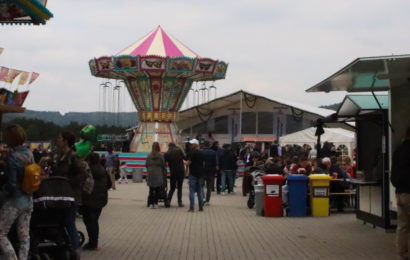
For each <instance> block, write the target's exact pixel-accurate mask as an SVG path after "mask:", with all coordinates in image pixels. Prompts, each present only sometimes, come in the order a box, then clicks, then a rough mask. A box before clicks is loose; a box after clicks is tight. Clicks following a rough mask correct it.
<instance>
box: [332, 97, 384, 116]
mask: <svg viewBox="0 0 410 260" xmlns="http://www.w3.org/2000/svg"><path fill="white" fill-rule="evenodd" d="M376 98H377V100H376ZM379 104H380V106H379ZM388 108H389V96H388V95H387V94H378V95H374V96H373V95H357V94H355V95H347V96H346V97H345V98H344V99H343V102H342V104H340V106H339V109H338V110H337V113H336V114H337V117H343V118H349V117H358V116H363V115H367V114H372V113H375V112H377V111H380V110H387V109H388Z"/></svg>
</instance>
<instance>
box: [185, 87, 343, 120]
mask: <svg viewBox="0 0 410 260" xmlns="http://www.w3.org/2000/svg"><path fill="white" fill-rule="evenodd" d="M242 94H243V95H245V96H246V95H248V96H253V97H256V98H260V99H264V100H267V101H268V102H274V103H278V104H280V105H284V106H287V107H291V108H294V109H297V110H301V111H304V112H307V113H310V114H313V115H316V116H319V117H327V116H329V115H331V114H333V113H335V111H334V110H330V109H325V108H319V107H315V106H310V105H304V104H300V103H297V102H293V101H288V100H284V99H281V98H275V99H269V98H267V97H265V96H260V95H256V94H253V93H250V92H248V91H244V90H239V91H237V92H234V93H231V94H229V95H226V96H222V97H219V98H216V99H214V100H211V101H209V102H207V103H203V104H200V105H197V106H194V107H190V108H188V109H184V110H181V111H180V113H179V118H189V117H196V116H197V111H196V109H197V108H202V107H203V108H206V107H209V106H210V107H212V109H213V110H217V109H220V108H222V107H225V106H227V105H229V104H234V103H237V102H240V99H241V95H242Z"/></svg>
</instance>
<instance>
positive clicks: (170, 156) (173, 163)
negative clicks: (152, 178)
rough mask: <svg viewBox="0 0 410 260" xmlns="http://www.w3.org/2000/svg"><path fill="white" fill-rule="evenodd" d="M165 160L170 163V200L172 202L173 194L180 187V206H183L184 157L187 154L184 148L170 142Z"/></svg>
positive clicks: (178, 194)
mask: <svg viewBox="0 0 410 260" xmlns="http://www.w3.org/2000/svg"><path fill="white" fill-rule="evenodd" d="M164 159H165V162H166V163H168V167H169V170H170V172H171V176H170V182H171V188H170V189H169V193H168V202H169V203H171V200H172V196H173V195H174V191H175V187H176V188H177V189H178V193H177V196H178V207H183V206H184V204H182V184H183V183H184V178H185V168H184V159H185V155H184V153H183V152H182V150H181V149H180V148H179V147H177V146H176V145H175V144H174V143H169V144H168V152H166V153H165V155H164Z"/></svg>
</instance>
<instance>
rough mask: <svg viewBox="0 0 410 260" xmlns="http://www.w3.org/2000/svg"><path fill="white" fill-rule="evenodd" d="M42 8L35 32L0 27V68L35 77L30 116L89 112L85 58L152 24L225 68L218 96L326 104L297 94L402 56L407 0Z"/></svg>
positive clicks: (336, 98)
mask: <svg viewBox="0 0 410 260" xmlns="http://www.w3.org/2000/svg"><path fill="white" fill-rule="evenodd" d="M47 7H48V9H49V10H50V11H51V12H52V13H53V14H54V18H52V19H51V20H49V21H48V22H47V24H46V25H45V26H1V27H0V32H1V34H0V35H1V38H0V47H3V48H5V50H4V52H3V54H2V55H1V56H0V66H6V67H10V68H16V69H22V70H26V71H35V72H38V73H40V77H39V78H38V79H37V81H35V82H34V83H33V84H32V85H31V86H30V90H31V93H30V95H29V96H28V98H27V100H26V103H25V106H26V107H27V108H28V109H32V110H47V111H60V112H62V113H64V112H68V111H84V112H87V111H97V110H98V109H99V108H101V106H102V104H101V102H100V101H99V100H100V99H99V84H100V83H101V82H102V80H101V79H99V78H95V77H93V76H91V74H90V71H89V68H88V61H89V60H90V59H91V58H93V57H100V56H103V55H113V54H115V53H117V52H118V51H120V50H122V49H123V48H124V47H126V46H128V45H130V44H131V43H132V42H134V41H136V40H138V39H139V38H141V37H142V36H144V35H145V34H147V33H148V32H150V31H152V30H154V29H155V28H156V27H157V26H158V25H161V26H162V27H163V29H164V30H165V31H166V32H167V33H168V34H170V35H172V36H174V37H175V38H177V39H179V40H180V41H181V42H183V43H184V44H185V45H187V46H189V47H190V48H191V49H192V50H193V51H195V52H196V53H198V54H199V55H200V56H202V57H210V58H213V59H219V60H224V61H226V62H228V63H229V68H228V71H227V76H226V79H225V80H221V81H217V82H216V83H215V86H216V87H217V88H218V96H222V95H226V94H229V93H232V92H234V91H237V90H239V89H244V90H247V91H250V92H253V93H255V94H259V95H264V96H267V97H269V98H272V99H274V98H275V97H280V98H282V99H288V100H290V101H296V102H300V103H303V104H310V105H326V104H333V103H336V102H340V101H341V100H342V98H343V97H344V95H345V93H342V92H339V93H330V94H324V93H323V94H314V93H313V94H312V93H306V92H305V90H306V89H307V88H309V87H311V86H313V85H314V84H316V83H318V82H320V81H322V80H323V79H325V78H326V77H328V76H330V75H331V74H333V73H334V72H336V71H337V70H339V69H340V68H341V67H343V66H345V65H347V64H348V63H350V62H351V61H352V60H354V59H356V58H357V57H364V56H379V55H390V54H407V53H410V34H409V28H410V15H409V14H408V11H409V10H410V1H408V0H400V1H399V0H397V1H395V0H384V1H379V0H366V1H361V0H343V1H313V0H309V1H308V0H300V1H290V0H284V1H274V0H253V1H243V0H236V1H233V0H231V1H224V0H218V1H214V0H208V1H194V0H189V1H188V0H186V1H183V0H172V1H171V0H155V1H148V0H146V1H136V0H124V1H121V0H117V1H101V0H86V1H84V0H74V1H67V0H49V1H48V6H47ZM1 85H2V84H0V86H1ZM14 86H15V84H14V85H13V87H14ZM127 95H128V94H127ZM124 102H125V104H123V105H122V110H126V111H132V107H133V106H132V104H131V103H130V102H127V101H124Z"/></svg>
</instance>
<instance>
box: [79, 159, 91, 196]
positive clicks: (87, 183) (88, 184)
mask: <svg viewBox="0 0 410 260" xmlns="http://www.w3.org/2000/svg"><path fill="white" fill-rule="evenodd" d="M81 164H82V167H84V168H85V172H86V174H85V175H86V178H85V181H84V185H83V191H84V192H86V193H88V194H91V193H92V192H93V189H94V177H93V174H92V172H91V169H90V167H89V166H88V163H87V162H85V161H82V162H81Z"/></svg>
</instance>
